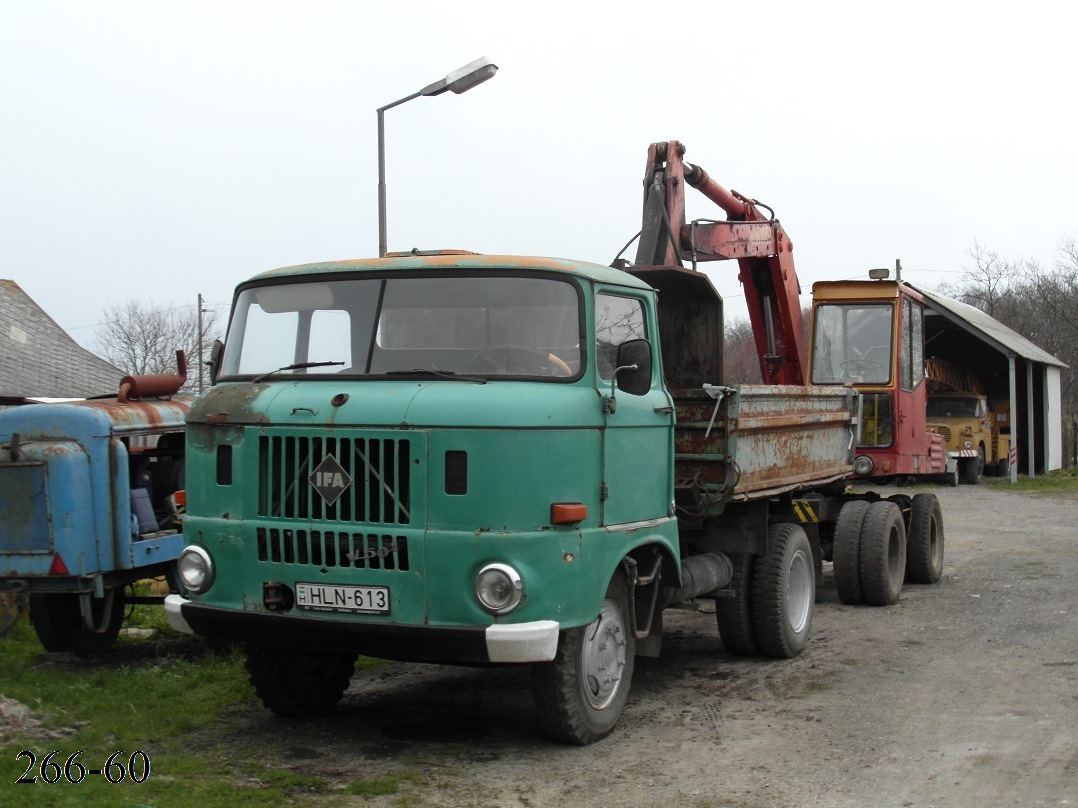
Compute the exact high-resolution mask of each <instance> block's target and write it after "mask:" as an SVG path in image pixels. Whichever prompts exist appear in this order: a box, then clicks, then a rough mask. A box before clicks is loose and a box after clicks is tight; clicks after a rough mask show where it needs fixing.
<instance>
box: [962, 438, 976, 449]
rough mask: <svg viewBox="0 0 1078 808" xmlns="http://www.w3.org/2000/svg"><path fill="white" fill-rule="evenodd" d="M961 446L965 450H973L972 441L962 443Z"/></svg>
mask: <svg viewBox="0 0 1078 808" xmlns="http://www.w3.org/2000/svg"><path fill="white" fill-rule="evenodd" d="M962 446H963V447H964V448H966V449H972V448H973V441H971V440H967V441H963V443H962Z"/></svg>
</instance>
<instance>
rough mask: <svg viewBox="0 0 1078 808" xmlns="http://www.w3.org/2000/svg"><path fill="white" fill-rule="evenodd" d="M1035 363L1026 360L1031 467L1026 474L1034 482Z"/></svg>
mask: <svg viewBox="0 0 1078 808" xmlns="http://www.w3.org/2000/svg"><path fill="white" fill-rule="evenodd" d="M1033 422H1034V420H1033V363H1032V362H1030V361H1029V360H1028V359H1027V360H1026V440H1028V441H1029V449H1028V453H1029V454H1028V457H1029V460H1028V463H1029V467H1028V468H1027V469H1026V473H1027V474H1028V475H1029V478H1030V479H1031V480H1032V479H1033V478H1034V477H1035V476H1037V472H1036V469H1035V468H1034V466H1033V463H1034V461H1035V460H1036V457H1037V451H1036V450H1037V441H1036V440H1035V439H1034V437H1033V435H1034V432H1033Z"/></svg>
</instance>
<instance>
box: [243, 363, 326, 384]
mask: <svg viewBox="0 0 1078 808" xmlns="http://www.w3.org/2000/svg"><path fill="white" fill-rule="evenodd" d="M343 364H344V362H297V363H296V364H294V365H285V366H284V367H283V368H277V370H271V371H270V372H269V373H263V374H262V375H261V376H255V378H254V379H252V381H253V382H254V383H255V384H257V383H258V382H261V381H265V380H266V379H268V378H269V377H270V376H272V375H273V374H274V373H280V372H281V371H282V370H303V369H304V368H322V367H327V366H329V365H343Z"/></svg>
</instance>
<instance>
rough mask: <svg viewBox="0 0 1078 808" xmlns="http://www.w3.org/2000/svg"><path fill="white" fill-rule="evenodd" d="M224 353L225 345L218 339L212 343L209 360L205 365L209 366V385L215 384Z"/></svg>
mask: <svg viewBox="0 0 1078 808" xmlns="http://www.w3.org/2000/svg"><path fill="white" fill-rule="evenodd" d="M224 352H225V344H224V343H223V342H221V340H219V339H215V340H214V341H213V347H212V348H210V359H209V361H208V362H207V363H206V364H207V365H209V366H210V384H211V385H214V384H217V374H218V373H219V372H220V370H221V357H222V356H223V355H224Z"/></svg>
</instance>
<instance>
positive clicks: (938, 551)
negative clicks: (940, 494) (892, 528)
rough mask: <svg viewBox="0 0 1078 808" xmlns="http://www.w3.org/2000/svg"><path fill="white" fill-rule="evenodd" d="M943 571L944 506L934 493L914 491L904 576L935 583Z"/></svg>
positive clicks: (911, 580) (920, 581) (918, 582)
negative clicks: (915, 492) (941, 505)
mask: <svg viewBox="0 0 1078 808" xmlns="http://www.w3.org/2000/svg"><path fill="white" fill-rule="evenodd" d="M942 574H943V510H942V509H941V508H940V503H939V500H938V499H937V498H936V495H935V494H917V495H916V496H915V497H914V498H913V507H912V508H911V509H910V529H909V535H908V536H907V537H906V579H907V580H908V581H910V582H911V583H915V584H934V583H936V582H937V581H938V580H939V579H940V576H941V575H942Z"/></svg>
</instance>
